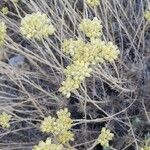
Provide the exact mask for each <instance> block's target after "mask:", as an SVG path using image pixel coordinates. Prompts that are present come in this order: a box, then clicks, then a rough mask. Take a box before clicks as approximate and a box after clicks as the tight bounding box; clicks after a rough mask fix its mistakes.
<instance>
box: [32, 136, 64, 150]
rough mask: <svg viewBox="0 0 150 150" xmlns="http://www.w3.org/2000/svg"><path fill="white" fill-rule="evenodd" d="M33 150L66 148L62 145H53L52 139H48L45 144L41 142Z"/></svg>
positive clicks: (60, 149)
mask: <svg viewBox="0 0 150 150" xmlns="http://www.w3.org/2000/svg"><path fill="white" fill-rule="evenodd" d="M32 150H64V148H63V145H62V144H53V143H52V141H51V139H50V138H47V139H46V141H45V142H43V141H40V142H39V144H38V145H35V146H34V147H33V149H32Z"/></svg>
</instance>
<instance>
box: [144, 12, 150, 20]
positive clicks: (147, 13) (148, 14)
mask: <svg viewBox="0 0 150 150" xmlns="http://www.w3.org/2000/svg"><path fill="white" fill-rule="evenodd" d="M144 17H145V19H146V20H147V21H150V11H146V12H145V13H144Z"/></svg>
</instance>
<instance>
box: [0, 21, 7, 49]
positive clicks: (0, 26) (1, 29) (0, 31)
mask: <svg viewBox="0 0 150 150" xmlns="http://www.w3.org/2000/svg"><path fill="white" fill-rule="evenodd" d="M5 38H6V25H5V23H4V22H3V21H1V22H0V47H1V46H3V44H4V42H5Z"/></svg>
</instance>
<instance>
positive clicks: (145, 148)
mask: <svg viewBox="0 0 150 150" xmlns="http://www.w3.org/2000/svg"><path fill="white" fill-rule="evenodd" d="M141 150H150V146H147V145H146V146H144V147H142V148H141Z"/></svg>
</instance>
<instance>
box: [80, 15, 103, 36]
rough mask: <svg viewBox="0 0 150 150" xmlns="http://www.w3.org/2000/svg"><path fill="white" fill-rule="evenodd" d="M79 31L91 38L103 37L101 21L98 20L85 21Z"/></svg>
mask: <svg viewBox="0 0 150 150" xmlns="http://www.w3.org/2000/svg"><path fill="white" fill-rule="evenodd" d="M79 29H80V30H81V31H82V32H83V33H84V34H85V35H86V36H87V37H89V38H92V37H93V38H97V37H100V36H101V35H102V25H101V20H98V19H97V18H94V19H93V20H90V19H83V20H82V22H81V23H80V24H79Z"/></svg>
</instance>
